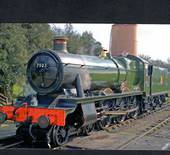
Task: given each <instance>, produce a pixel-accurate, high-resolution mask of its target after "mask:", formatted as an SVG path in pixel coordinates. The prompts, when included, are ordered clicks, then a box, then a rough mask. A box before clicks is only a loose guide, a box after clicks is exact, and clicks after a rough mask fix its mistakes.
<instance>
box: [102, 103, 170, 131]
mask: <svg viewBox="0 0 170 155" xmlns="http://www.w3.org/2000/svg"><path fill="white" fill-rule="evenodd" d="M168 108H170V104H165V105H163V106H162V107H159V108H157V109H155V110H152V111H149V112H146V113H144V114H142V115H139V116H138V117H137V118H136V119H142V118H144V117H147V116H149V115H152V114H154V113H156V112H161V111H165V110H168ZM136 119H134V118H129V119H127V120H125V121H123V122H119V123H117V124H113V125H111V126H109V127H104V128H103V129H104V130H105V131H107V132H110V133H115V132H117V131H118V130H120V129H121V128H123V127H127V126H130V125H131V124H132V123H133V122H135V120H136Z"/></svg>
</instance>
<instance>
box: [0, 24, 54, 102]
mask: <svg viewBox="0 0 170 155" xmlns="http://www.w3.org/2000/svg"><path fill="white" fill-rule="evenodd" d="M52 37H53V34H52V31H51V29H50V26H49V25H48V24H0V75H1V76H0V90H1V91H2V90H3V91H4V93H5V95H7V96H8V97H9V99H12V98H15V97H16V96H18V95H22V94H23V90H24V87H25V85H26V77H25V71H26V63H27V61H28V59H29V57H30V55H32V54H33V53H34V52H36V51H37V50H40V49H42V48H52Z"/></svg>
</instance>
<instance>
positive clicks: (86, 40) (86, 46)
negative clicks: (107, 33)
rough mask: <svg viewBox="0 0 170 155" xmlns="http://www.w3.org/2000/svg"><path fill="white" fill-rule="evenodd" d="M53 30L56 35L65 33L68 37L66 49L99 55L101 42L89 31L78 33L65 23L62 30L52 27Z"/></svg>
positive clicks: (72, 51) (77, 52)
mask: <svg viewBox="0 0 170 155" xmlns="http://www.w3.org/2000/svg"><path fill="white" fill-rule="evenodd" d="M53 31H54V34H55V35H57V36H61V35H65V36H67V37H68V39H69V40H68V51H69V52H70V53H76V54H85V55H99V53H100V51H101V50H102V46H101V43H100V42H97V41H96V40H95V39H94V38H93V34H92V33H91V32H88V31H85V32H83V33H82V34H80V33H78V32H76V31H75V30H74V29H73V26H72V25H71V24H66V25H65V28H64V29H63V30H62V29H60V28H58V27H53Z"/></svg>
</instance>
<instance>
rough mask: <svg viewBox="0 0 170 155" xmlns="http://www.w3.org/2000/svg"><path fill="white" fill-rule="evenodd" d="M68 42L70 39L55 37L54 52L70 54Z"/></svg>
mask: <svg viewBox="0 0 170 155" xmlns="http://www.w3.org/2000/svg"><path fill="white" fill-rule="evenodd" d="M67 41H68V38H67V37H64V36H56V37H54V40H53V43H54V44H53V46H54V47H53V48H54V50H55V51H60V52H65V53H68V51H67Z"/></svg>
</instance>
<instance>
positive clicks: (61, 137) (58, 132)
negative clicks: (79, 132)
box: [53, 126, 69, 146]
mask: <svg viewBox="0 0 170 155" xmlns="http://www.w3.org/2000/svg"><path fill="white" fill-rule="evenodd" d="M68 131H69V130H68V128H67V127H65V126H55V127H54V128H53V142H54V144H55V145H57V146H61V145H64V144H65V143H67V141H68V138H69V132H68Z"/></svg>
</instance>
